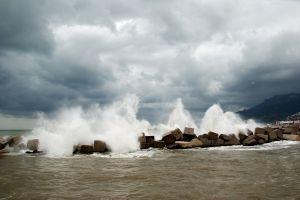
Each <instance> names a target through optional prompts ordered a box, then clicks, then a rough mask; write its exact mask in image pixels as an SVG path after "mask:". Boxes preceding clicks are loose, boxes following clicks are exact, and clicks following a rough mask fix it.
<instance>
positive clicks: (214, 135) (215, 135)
mask: <svg viewBox="0 0 300 200" xmlns="http://www.w3.org/2000/svg"><path fill="white" fill-rule="evenodd" d="M207 138H208V139H209V140H217V139H218V138H219V134H218V133H215V132H212V131H209V132H208V134H207Z"/></svg>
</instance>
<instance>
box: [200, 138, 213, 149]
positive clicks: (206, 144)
mask: <svg viewBox="0 0 300 200" xmlns="http://www.w3.org/2000/svg"><path fill="white" fill-rule="evenodd" d="M198 140H200V141H201V142H202V147H210V146H211V140H209V139H207V138H206V137H199V136H198Z"/></svg>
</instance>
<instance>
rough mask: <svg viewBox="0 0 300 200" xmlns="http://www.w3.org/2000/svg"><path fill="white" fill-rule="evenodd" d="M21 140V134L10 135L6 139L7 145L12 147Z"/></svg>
mask: <svg viewBox="0 0 300 200" xmlns="http://www.w3.org/2000/svg"><path fill="white" fill-rule="evenodd" d="M21 141H22V137H21V136H13V137H10V138H9V139H8V145H9V146H10V147H13V146H16V145H18V144H20V143H21Z"/></svg>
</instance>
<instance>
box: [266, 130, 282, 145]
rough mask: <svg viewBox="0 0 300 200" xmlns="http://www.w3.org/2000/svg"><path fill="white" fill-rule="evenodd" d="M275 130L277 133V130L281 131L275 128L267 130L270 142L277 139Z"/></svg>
mask: <svg viewBox="0 0 300 200" xmlns="http://www.w3.org/2000/svg"><path fill="white" fill-rule="evenodd" d="M277 132H278V133H279V132H281V131H280V130H278V129H275V130H273V131H271V132H268V135H269V140H270V141H271V142H273V141H277V140H278V139H279V138H278V136H277ZM279 134H280V133H279Z"/></svg>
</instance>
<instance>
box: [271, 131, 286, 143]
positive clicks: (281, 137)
mask: <svg viewBox="0 0 300 200" xmlns="http://www.w3.org/2000/svg"><path fill="white" fill-rule="evenodd" d="M273 134H276V136H277V139H278V140H283V139H284V138H283V131H282V130H280V129H275V130H274V131H272V136H271V135H269V138H270V141H273V139H274V138H275V136H274V135H273Z"/></svg>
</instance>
